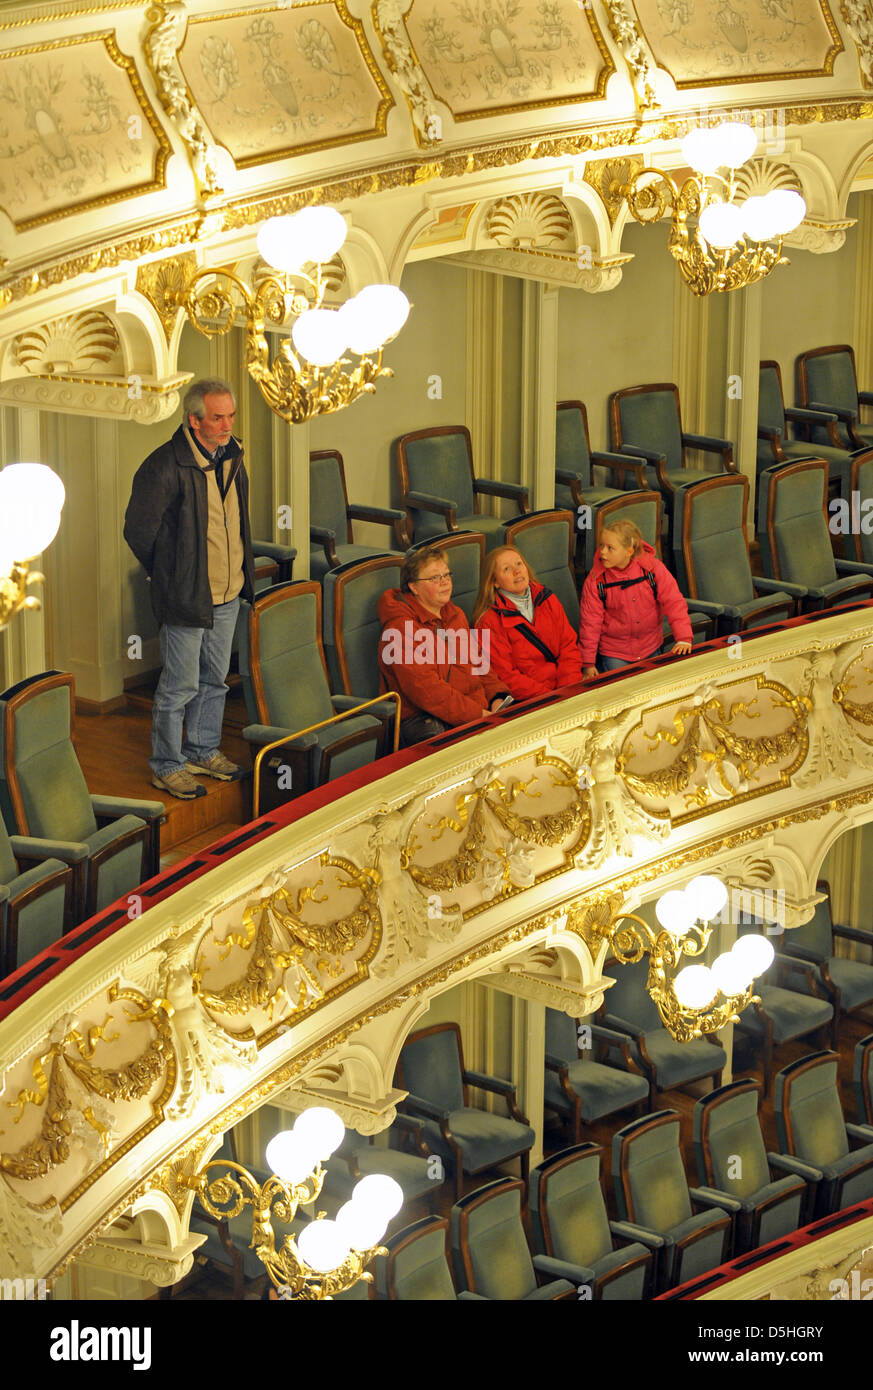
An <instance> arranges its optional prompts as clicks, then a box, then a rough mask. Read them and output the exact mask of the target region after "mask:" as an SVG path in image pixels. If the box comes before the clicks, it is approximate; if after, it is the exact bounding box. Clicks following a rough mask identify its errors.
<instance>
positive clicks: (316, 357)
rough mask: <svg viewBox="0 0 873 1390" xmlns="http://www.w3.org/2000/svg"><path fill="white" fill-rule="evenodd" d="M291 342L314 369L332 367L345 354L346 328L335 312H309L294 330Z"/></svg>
mask: <svg viewBox="0 0 873 1390" xmlns="http://www.w3.org/2000/svg"><path fill="white" fill-rule="evenodd" d="M291 339H292V341H293V343H294V346H295V347H296V349H297V351H298V352H299V353H300V356H301V357H305V358H306V361H307V362H311V363H312V365H313V367H332V366H333V365H334V363H335V362H337V361H338V360H339V359H340V358H341V357H342V355H343V353H344V352H345V349H346V346H347V339H346V333H345V325H344V324H343V322H342V319H341V317H340V315H339V314H338V313H337V311H336V310H335V309H305V310H304V312H303V313H302V314H301V315H300V317H299V318H298V319H297V320H296V322H295V324H294V327H293V328H292V329H291Z"/></svg>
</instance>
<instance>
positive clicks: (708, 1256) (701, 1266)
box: [662, 1210, 730, 1284]
mask: <svg viewBox="0 0 873 1390" xmlns="http://www.w3.org/2000/svg"><path fill="white" fill-rule="evenodd" d="M723 1214H724V1213H720V1212H717V1211H716V1212H713V1211H711V1210H710V1211H699V1212H697V1213H696V1215H694V1216H689V1217H688V1219H687V1221H682V1222H680V1224H679V1225H678V1226H673V1227H672V1229H671V1230H669V1231H665V1232H662V1234H663V1235H664V1239H665V1240H666V1242H667V1244H668V1245H672V1246H674V1247H675V1246H676V1245H677V1244H678V1243H679V1241H681V1240H684V1239H686V1238H687V1237H688V1236H689V1235H693V1234H694V1233H695V1232H698V1231H700V1232H706V1230H707V1228H708V1227H709V1226H711V1225H712V1224H713V1223H714V1222H716V1221H718V1220H720V1219H721V1217H722V1216H723ZM729 1234H730V1228H729V1227H724V1228H722V1229H720V1230H713V1231H710V1232H709V1234H702V1235H700V1236H699V1238H698V1239H697V1240H695V1241H693V1242H692V1243H691V1244H690V1245H689V1246H687V1247H686V1248H685V1249H684V1250H682V1251H681V1252H678V1251H677V1252H676V1256H675V1258H674V1263H673V1280H672V1282H673V1283H674V1284H684V1283H685V1282H686V1280H688V1279H696V1278H697V1276H698V1275H699V1274H705V1273H706V1271H707V1270H710V1269H715V1268H716V1266H717V1265H720V1264H721V1262H722V1260H723V1259H724V1249H725V1241H726V1238H727V1236H728V1235H729Z"/></svg>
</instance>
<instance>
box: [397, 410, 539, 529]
mask: <svg viewBox="0 0 873 1390" xmlns="http://www.w3.org/2000/svg"><path fill="white" fill-rule="evenodd" d="M396 459H397V469H398V475H399V485H400V494H401V502H402V505H403V506H405V507H406V509H407V511H408V513H409V517H410V520H411V523H412V528H413V539H414V540H415V541H423V540H435V539H437V538H438V537H440V536H444V535H445V534H446V532H447V531H481V532H482V533H483V534H484V536H485V540H486V545H487V548H488V550H493V549H494V547H495V546H497V545H502V544H503V537H504V529H505V524H504V522H503V521H501V519H500V518H499V517H495V516H486V515H484V514H483V513H482V512H481V510H480V500H479V499H480V497H481V496H482V495H489V496H495V497H505V498H508V499H509V500H510V501H512V502H513V503H514V504H515V508H516V511H517V512H525V511H527V509H528V493H527V488H525V487H522V486H520V485H519V484H516V483H504V482H498V481H496V480H490V479H485V478H476V477H475V476H474V474H473V447H472V443H471V441H470V431H469V430H468V429H467V428H466V426H465V425H441V426H439V427H437V428H435V429H426V430H415V431H414V432H413V433H411V434H404V435H402V436H401V438H400V439H398V440H397V443H396Z"/></svg>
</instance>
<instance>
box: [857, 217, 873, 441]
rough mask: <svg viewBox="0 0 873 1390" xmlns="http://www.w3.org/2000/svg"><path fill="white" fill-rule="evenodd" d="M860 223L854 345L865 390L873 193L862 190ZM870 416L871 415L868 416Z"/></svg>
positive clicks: (870, 333) (870, 338)
mask: <svg viewBox="0 0 873 1390" xmlns="http://www.w3.org/2000/svg"><path fill="white" fill-rule="evenodd" d="M857 203H858V225H857V227H856V228H855V231H854V236H855V322H854V329H853V335H852V346H853V347H854V349H855V367H856V370H857V373H858V385H859V386H860V388H861V390H862V391H866V390H869V389H870V382H871V381H873V319H871V314H870V304H871V302H873V300H871V296H873V196H871V194H870V193H859V194H858V198H857ZM868 418H869V416H868Z"/></svg>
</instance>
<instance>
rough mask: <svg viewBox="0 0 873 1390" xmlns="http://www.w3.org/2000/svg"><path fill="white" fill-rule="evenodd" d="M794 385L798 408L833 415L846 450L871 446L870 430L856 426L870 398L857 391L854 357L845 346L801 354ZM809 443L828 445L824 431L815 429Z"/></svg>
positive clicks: (872, 435)
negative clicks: (799, 404) (835, 415)
mask: <svg viewBox="0 0 873 1390" xmlns="http://www.w3.org/2000/svg"><path fill="white" fill-rule="evenodd" d="M797 384H798V391H799V394H800V403H801V405H803V406H809V407H812V408H813V409H816V408H818V409H822V410H832V411H834V412H836V414H837V416H838V419H839V423H838V425H837V433H838V435H839V437H840V440H841V441H842V443H844V444H845V446H846V448H848V449H861V448H869V447H870V445H871V444H873V428H871V427H870V426H869V425H868V426H862V425H860V424H859V423H858V422H859V420H860V409H861V406H862V405H869V404H870V403H871V400H873V396H871V393H870V392H869V391H859V390H858V377H857V373H856V371H855V354H854V351H853V349H852V348H851V347H850V346H849V345H848V344H847V343H839V344H836V345H834V346H833V347H826V348H814V349H812V351H810V352H804V353H801V355H800V356H799V357H798V359H797ZM812 442H813V443H814V444H826V443H829V442H830V440H829V435H828V431H827V429H826V428H824V427H823V426H816V427H814V428H813V431H812Z"/></svg>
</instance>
